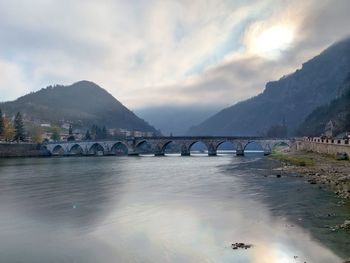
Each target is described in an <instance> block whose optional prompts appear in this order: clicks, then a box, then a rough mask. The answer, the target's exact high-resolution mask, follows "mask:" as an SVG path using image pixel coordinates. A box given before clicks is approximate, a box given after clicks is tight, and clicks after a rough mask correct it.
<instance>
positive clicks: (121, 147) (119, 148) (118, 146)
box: [111, 142, 129, 155]
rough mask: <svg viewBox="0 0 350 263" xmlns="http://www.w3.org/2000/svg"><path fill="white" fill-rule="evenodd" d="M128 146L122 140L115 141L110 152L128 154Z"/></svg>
mask: <svg viewBox="0 0 350 263" xmlns="http://www.w3.org/2000/svg"><path fill="white" fill-rule="evenodd" d="M128 152H129V150H128V147H127V146H126V145H125V143H123V142H116V143H115V144H113V146H112V147H111V154H113V155H128Z"/></svg>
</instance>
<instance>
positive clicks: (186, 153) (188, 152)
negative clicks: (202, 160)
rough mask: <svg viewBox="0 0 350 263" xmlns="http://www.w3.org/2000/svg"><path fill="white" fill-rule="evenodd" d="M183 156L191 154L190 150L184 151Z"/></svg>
mask: <svg viewBox="0 0 350 263" xmlns="http://www.w3.org/2000/svg"><path fill="white" fill-rule="evenodd" d="M181 156H191V152H190V151H182V152H181Z"/></svg>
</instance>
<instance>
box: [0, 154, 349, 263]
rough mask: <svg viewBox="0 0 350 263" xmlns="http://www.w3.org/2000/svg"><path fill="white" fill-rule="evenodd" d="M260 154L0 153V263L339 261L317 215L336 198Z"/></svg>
mask: <svg viewBox="0 0 350 263" xmlns="http://www.w3.org/2000/svg"><path fill="white" fill-rule="evenodd" d="M265 162H267V160H263V159H260V160H256V158H249V157H245V158H237V157H232V156H221V157H216V158H215V157H214V158H209V157H160V158H156V157H81V158H73V157H72V158H51V159H50V158H47V159H45V158H43V159H8V160H0V233H1V234H0V262H8V263H10V262H26V263H28V262H30V263H31V262H33V263H34V262H35V263H38V262H84V263H85V262H108V263H109V262H152V263H157V262H162V263H163V262H181V263H183V262H185V263H187V262H189V263H191V262H195V263H198V262H236V263H241V262H242V263H243V262H254V263H255V262H256V263H265V262H266V263H274V262H276V263H284V262H308V263H309V262H317V263H323V262H324V263H331V262H334V263H336V262H342V260H341V257H344V256H346V251H347V248H349V247H348V245H349V244H348V243H347V242H346V241H345V242H343V241H339V240H340V239H341V238H344V236H340V237H339V235H342V234H334V233H332V232H331V231H330V230H329V228H327V227H324V226H323V225H324V224H326V223H327V222H324V221H322V220H323V219H322V216H323V213H326V212H327V211H328V210H329V209H331V207H334V202H336V200H335V199H332V198H331V197H329V196H328V194H327V193H326V192H324V191H322V190H319V189H316V188H312V186H310V185H309V184H305V183H304V182H303V180H302V179H300V178H289V177H287V178H279V179H277V178H276V177H272V176H271V177H269V176H268V177H265V176H266V175H268V174H269V169H268V168H266V167H263V168H261V169H260V168H259V163H265ZM264 175H265V176H264ZM296 189H298V191H299V192H297V190H296ZM313 198H316V199H317V198H319V199H318V200H323V203H324V205H322V206H321V208H318V207H317V202H316V201H315V200H314V201H306V200H307V199H310V200H313ZM322 198H323V199H322ZM294 200H295V201H294ZM327 209H328V210H327ZM338 209H340V210H339V211H337V214H340V217H341V216H342V215H341V213H345V212H344V211H343V210H341V209H343V208H338ZM308 213H310V214H308ZM317 213H319V214H320V215H317ZM314 217H315V219H313V218H314ZM344 217H345V215H344ZM293 220H296V222H297V221H298V220H299V221H301V222H300V223H298V222H297V223H295V222H294V221H293ZM312 220H314V221H312ZM324 220H326V219H324ZM327 220H328V219H327ZM340 220H342V218H338V221H340ZM337 235H338V236H337ZM343 235H344V234H343ZM345 238H346V237H345ZM327 240H333V241H331V242H327ZM234 242H245V243H249V244H253V247H252V248H250V249H247V250H232V249H231V248H230V244H231V243H234ZM337 242H339V245H338V244H337ZM332 244H333V246H332ZM349 256H350V255H349Z"/></svg>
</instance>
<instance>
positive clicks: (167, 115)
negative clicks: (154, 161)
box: [135, 105, 220, 136]
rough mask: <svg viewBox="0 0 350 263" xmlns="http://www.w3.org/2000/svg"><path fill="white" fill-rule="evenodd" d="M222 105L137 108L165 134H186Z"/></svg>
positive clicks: (137, 112) (139, 113)
mask: <svg viewBox="0 0 350 263" xmlns="http://www.w3.org/2000/svg"><path fill="white" fill-rule="evenodd" d="M219 109H220V107H196V106H195V105H194V106H182V107H181V106H159V107H150V108H143V109H138V110H135V113H136V114H137V115H138V116H140V117H141V118H143V119H145V120H147V121H148V122H149V123H150V124H152V125H154V127H157V129H160V131H161V132H162V134H164V135H170V134H172V135H174V136H175V135H185V134H186V133H187V131H188V129H189V128H190V127H192V126H194V125H196V124H198V123H200V122H202V121H204V120H205V119H207V118H208V117H210V116H211V115H212V114H213V112H216V111H218V110H219Z"/></svg>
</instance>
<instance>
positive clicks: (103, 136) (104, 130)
mask: <svg viewBox="0 0 350 263" xmlns="http://www.w3.org/2000/svg"><path fill="white" fill-rule="evenodd" d="M101 136H102V138H101V139H107V129H106V126H103V128H102V132H101Z"/></svg>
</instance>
